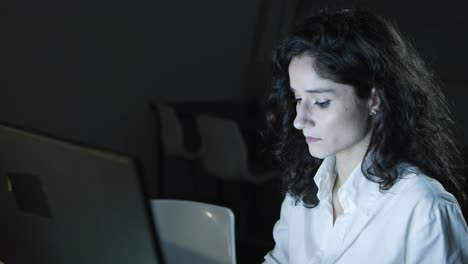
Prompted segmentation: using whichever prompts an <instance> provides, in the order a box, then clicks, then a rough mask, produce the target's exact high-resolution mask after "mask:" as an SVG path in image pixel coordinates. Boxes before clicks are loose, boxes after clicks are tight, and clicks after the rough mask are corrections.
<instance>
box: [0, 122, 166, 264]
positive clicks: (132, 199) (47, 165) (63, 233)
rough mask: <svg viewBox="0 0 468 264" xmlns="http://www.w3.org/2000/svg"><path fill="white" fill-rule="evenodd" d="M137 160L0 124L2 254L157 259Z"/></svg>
mask: <svg viewBox="0 0 468 264" xmlns="http://www.w3.org/2000/svg"><path fill="white" fill-rule="evenodd" d="M139 171H140V170H139V169H138V167H137V164H136V163H135V160H134V159H132V158H130V157H128V156H127V155H123V154H117V153H114V152H111V151H105V150H101V149H97V148H93V147H89V146H83V145H79V144H76V143H71V142H68V141H65V140H61V139H57V138H53V137H50V136H45V135H43V134H40V133H35V132H31V131H27V130H25V129H20V128H17V127H13V126H11V125H8V124H0V261H1V262H3V263H4V264H31V263H33V264H42V263H44V264H85V263H86V264H91V263H99V264H106V263H109V264H110V263H112V264H117V263H122V264H129V263H132V264H154V263H158V264H159V263H162V258H161V254H160V250H159V249H160V247H159V243H158V239H157V233H156V230H155V227H154V224H153V221H152V214H151V211H150V207H149V203H148V201H147V198H146V197H145V195H144V191H143V190H144V189H143V184H142V177H141V175H140V173H139Z"/></svg>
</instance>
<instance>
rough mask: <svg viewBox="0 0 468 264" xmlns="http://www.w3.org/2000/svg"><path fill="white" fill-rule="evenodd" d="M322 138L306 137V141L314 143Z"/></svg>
mask: <svg viewBox="0 0 468 264" xmlns="http://www.w3.org/2000/svg"><path fill="white" fill-rule="evenodd" d="M319 140H320V138H314V137H306V142H307V143H313V142H317V141H319Z"/></svg>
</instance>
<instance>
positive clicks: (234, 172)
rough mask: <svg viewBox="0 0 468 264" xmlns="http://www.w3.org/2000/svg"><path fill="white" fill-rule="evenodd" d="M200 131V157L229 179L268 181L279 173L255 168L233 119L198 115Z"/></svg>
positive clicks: (211, 171) (212, 172)
mask: <svg viewBox="0 0 468 264" xmlns="http://www.w3.org/2000/svg"><path fill="white" fill-rule="evenodd" d="M196 121H197V126H198V129H199V131H200V141H201V145H200V152H199V158H200V161H201V163H202V165H203V167H204V168H205V169H206V170H207V171H208V172H210V173H211V174H213V175H214V176H217V177H219V178H222V179H223V180H226V181H246V182H249V183H252V184H264V183H266V182H267V181H269V180H270V179H272V178H274V177H276V176H278V173H277V172H275V171H271V170H265V171H255V170H253V169H251V167H252V165H250V164H248V149H247V146H246V143H245V141H244V138H243V136H242V133H241V130H240V128H239V126H238V125H237V124H236V122H234V121H233V120H230V119H223V118H218V117H212V116H207V115H197V116H196Z"/></svg>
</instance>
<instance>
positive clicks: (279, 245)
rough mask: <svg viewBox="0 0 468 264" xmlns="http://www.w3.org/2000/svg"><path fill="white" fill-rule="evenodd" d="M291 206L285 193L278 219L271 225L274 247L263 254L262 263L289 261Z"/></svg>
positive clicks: (290, 199)
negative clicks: (263, 259)
mask: <svg viewBox="0 0 468 264" xmlns="http://www.w3.org/2000/svg"><path fill="white" fill-rule="evenodd" d="M291 206H292V198H291V197H290V195H289V194H286V196H285V198H284V200H283V203H282V205H281V213H280V219H279V220H278V221H277V222H276V224H275V226H274V227H273V239H274V240H275V247H274V249H273V250H272V251H270V252H268V253H267V255H266V256H265V261H264V262H263V263H264V264H284V263H289V219H290V217H291V216H290V210H291Z"/></svg>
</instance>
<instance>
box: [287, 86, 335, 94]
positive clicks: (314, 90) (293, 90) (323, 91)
mask: <svg viewBox="0 0 468 264" xmlns="http://www.w3.org/2000/svg"><path fill="white" fill-rule="evenodd" d="M289 89H291V91H292V92H293V93H294V92H295V91H296V90H295V89H294V88H292V87H289ZM305 92H306V93H332V94H335V90H333V89H329V88H328V89H327V88H316V89H310V90H305Z"/></svg>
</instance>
